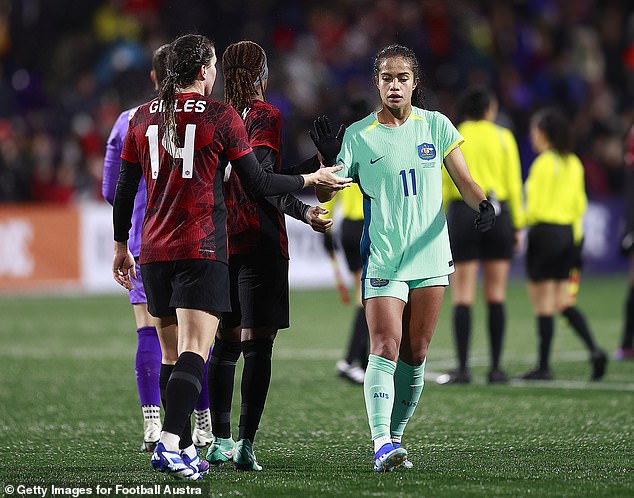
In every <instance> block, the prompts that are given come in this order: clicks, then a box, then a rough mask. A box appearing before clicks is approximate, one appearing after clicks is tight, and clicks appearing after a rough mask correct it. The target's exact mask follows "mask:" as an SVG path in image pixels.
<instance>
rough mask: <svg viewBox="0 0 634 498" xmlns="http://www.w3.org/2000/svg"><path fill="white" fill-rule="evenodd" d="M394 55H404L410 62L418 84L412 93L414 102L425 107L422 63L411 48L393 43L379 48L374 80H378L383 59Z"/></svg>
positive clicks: (417, 105)
mask: <svg viewBox="0 0 634 498" xmlns="http://www.w3.org/2000/svg"><path fill="white" fill-rule="evenodd" d="M392 57H402V58H403V59H405V61H406V62H407V63H408V64H409V67H410V69H411V70H412V73H413V74H414V83H415V84H416V88H414V92H413V93H412V104H413V105H415V106H416V107H423V105H424V102H423V101H424V99H423V88H422V85H421V79H422V78H421V70H420V64H419V63H418V58H417V57H416V54H415V53H414V51H413V50H412V49H411V48H407V47H404V46H403V45H398V44H392V45H388V46H387V47H383V48H382V49H381V50H379V51H378V53H377V54H376V56H375V57H374V80H375V81H378V78H379V73H380V71H381V64H382V63H383V61H385V60H386V59H390V58H392Z"/></svg>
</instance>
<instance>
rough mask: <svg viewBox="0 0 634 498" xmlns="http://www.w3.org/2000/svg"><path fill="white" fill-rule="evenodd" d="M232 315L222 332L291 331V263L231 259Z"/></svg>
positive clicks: (226, 317) (277, 259)
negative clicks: (289, 298)
mask: <svg viewBox="0 0 634 498" xmlns="http://www.w3.org/2000/svg"><path fill="white" fill-rule="evenodd" d="M229 279H230V282H231V283H230V289H231V291H230V294H231V311H229V312H226V313H223V314H222V319H221V321H220V326H221V327H223V328H234V327H241V328H243V329H250V328H256V327H275V328H277V329H285V328H288V322H289V320H288V316H289V312H288V260H287V259H284V258H280V257H279V256H270V257H261V256H258V257H254V256H244V255H234V256H231V257H230V258H229Z"/></svg>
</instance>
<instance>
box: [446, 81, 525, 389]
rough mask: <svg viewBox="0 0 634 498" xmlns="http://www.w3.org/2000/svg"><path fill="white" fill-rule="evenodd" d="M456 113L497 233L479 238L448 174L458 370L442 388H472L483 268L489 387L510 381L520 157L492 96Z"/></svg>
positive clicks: (464, 99) (483, 94)
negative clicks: (508, 340) (507, 341)
mask: <svg viewBox="0 0 634 498" xmlns="http://www.w3.org/2000/svg"><path fill="white" fill-rule="evenodd" d="M457 111H458V112H457V114H458V118H459V120H460V124H459V125H458V132H459V133H460V134H461V135H462V136H463V137H464V139H465V142H464V144H463V145H462V146H461V149H462V153H463V155H464V158H465V160H466V161H467V164H468V165H469V171H470V172H471V175H472V176H473V179H474V180H475V182H476V183H477V184H478V185H480V187H482V188H483V189H484V191H485V192H486V193H487V197H488V198H489V200H490V201H491V203H493V205H494V207H495V208H496V215H497V220H496V222H495V226H494V227H493V229H492V230H489V231H488V232H486V233H480V232H478V231H477V230H476V229H475V227H474V226H473V214H472V211H471V208H470V207H469V206H468V205H467V204H466V203H465V202H464V201H463V200H462V197H461V195H460V192H458V189H457V188H456V186H455V185H454V183H453V182H452V181H451V178H450V177H449V174H448V173H447V170H443V200H444V202H445V205H446V206H447V222H448V225H449V240H450V241H451V252H452V254H453V258H454V262H455V265H456V271H455V273H454V274H453V275H452V276H451V300H452V303H453V329H454V330H453V332H454V339H455V341H456V342H455V344H456V349H457V353H458V368H456V370H454V371H452V372H450V373H448V374H445V375H442V376H440V377H439V378H438V383H440V384H452V383H460V384H466V383H469V382H471V374H470V372H469V367H468V352H469V338H470V336H471V308H472V306H473V301H474V299H475V292H476V284H477V280H478V271H479V269H480V265H482V269H483V277H484V299H485V301H486V303H487V308H488V328H489V344H490V347H491V366H490V369H489V373H488V376H487V378H488V381H489V382H490V383H496V382H507V381H508V377H507V375H506V373H505V372H504V371H503V370H502V368H501V367H500V357H501V355H502V342H503V339H504V330H505V326H506V319H505V310H504V301H505V300H506V284H507V281H508V274H509V267H510V265H511V258H512V257H513V251H514V249H515V250H516V249H518V248H519V230H520V229H521V228H522V226H523V205H522V202H523V201H522V171H521V166H520V159H519V153H518V151H517V143H516V142H515V138H514V137H513V134H512V133H511V132H510V130H507V129H506V128H502V127H501V126H498V125H496V124H495V123H494V121H495V118H496V115H497V101H496V100H495V98H494V97H493V96H492V95H491V94H490V93H489V92H487V91H485V90H482V89H471V90H468V91H467V92H466V93H464V94H463V95H462V96H461V97H460V99H459V100H458V105H457Z"/></svg>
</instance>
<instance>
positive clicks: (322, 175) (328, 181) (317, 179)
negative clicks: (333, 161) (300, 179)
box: [304, 164, 352, 191]
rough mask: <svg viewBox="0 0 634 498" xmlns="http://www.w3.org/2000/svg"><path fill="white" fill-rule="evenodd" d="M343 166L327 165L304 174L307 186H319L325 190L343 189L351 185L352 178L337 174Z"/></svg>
mask: <svg viewBox="0 0 634 498" xmlns="http://www.w3.org/2000/svg"><path fill="white" fill-rule="evenodd" d="M342 169H343V166H342V165H341V164H338V165H337V166H327V167H323V168H319V169H318V170H317V171H315V172H314V173H310V174H308V175H304V186H305V187H311V186H312V187H319V188H321V189H324V190H330V191H332V190H335V191H336V190H341V189H344V188H346V187H349V186H350V183H351V182H352V178H341V177H340V176H337V175H335V173H336V172H337V171H341V170H342Z"/></svg>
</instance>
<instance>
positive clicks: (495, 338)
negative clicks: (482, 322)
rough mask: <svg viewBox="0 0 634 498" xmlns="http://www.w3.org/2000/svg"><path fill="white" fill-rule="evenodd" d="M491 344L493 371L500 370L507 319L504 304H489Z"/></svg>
mask: <svg viewBox="0 0 634 498" xmlns="http://www.w3.org/2000/svg"><path fill="white" fill-rule="evenodd" d="M488 308H489V343H490V347H491V370H499V369H500V356H501V355H502V342H503V340H504V327H505V325H506V317H505V315H504V304H503V303H489V305H488Z"/></svg>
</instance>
